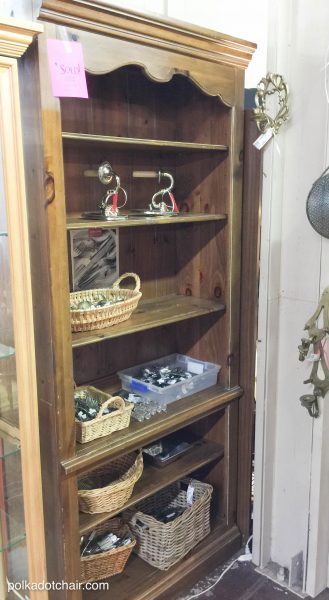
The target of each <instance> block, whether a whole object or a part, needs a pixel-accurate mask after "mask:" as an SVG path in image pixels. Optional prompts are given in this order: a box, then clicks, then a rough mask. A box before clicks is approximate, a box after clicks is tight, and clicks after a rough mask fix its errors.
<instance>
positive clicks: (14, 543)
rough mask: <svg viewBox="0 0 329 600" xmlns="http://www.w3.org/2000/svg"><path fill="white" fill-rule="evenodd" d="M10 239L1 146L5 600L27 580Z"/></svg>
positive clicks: (0, 443)
mask: <svg viewBox="0 0 329 600" xmlns="http://www.w3.org/2000/svg"><path fill="white" fill-rule="evenodd" d="M9 235H11V234H10V233H9V232H8V224H7V216H6V206H5V191H4V172H3V160H2V148H1V146H0V526H1V539H0V544H1V547H0V552H1V567H2V568H1V575H2V577H1V587H0V595H1V597H2V598H6V597H7V593H8V597H10V593H9V589H8V585H7V579H8V582H11V583H15V584H16V585H17V584H18V583H19V582H22V581H27V580H28V569H27V549H26V541H25V521H24V501H23V487H22V465H21V451H20V434H19V411H18V398H17V374H16V357H15V338H14V326H13V306H12V294H11V281H10V257H9V244H8V242H9V240H8V236H9ZM18 587H19V585H18ZM1 592H2V593H1ZM13 597H15V596H14V595H13ZM23 597H24V596H23Z"/></svg>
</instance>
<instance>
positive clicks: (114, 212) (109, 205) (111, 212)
mask: <svg viewBox="0 0 329 600" xmlns="http://www.w3.org/2000/svg"><path fill="white" fill-rule="evenodd" d="M98 177H99V180H100V181H101V182H102V183H103V184H104V185H109V184H110V183H112V182H113V180H114V187H113V188H110V189H108V190H107V191H106V193H105V194H104V196H103V198H102V200H101V203H100V208H101V210H102V211H103V213H104V215H105V216H106V217H118V216H119V208H123V207H124V206H125V204H126V202H127V193H126V190H124V189H123V187H121V181H120V177H119V175H117V174H116V173H115V172H114V171H113V168H112V167H111V165H110V163H109V162H104V163H102V164H101V165H100V167H99V169H98ZM120 192H121V194H122V195H123V202H122V204H120V205H119V204H118V199H119V194H120Z"/></svg>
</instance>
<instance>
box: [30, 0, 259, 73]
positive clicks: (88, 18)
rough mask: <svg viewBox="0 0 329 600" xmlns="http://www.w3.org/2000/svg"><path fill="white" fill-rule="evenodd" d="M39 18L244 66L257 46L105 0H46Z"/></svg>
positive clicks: (188, 54) (212, 60) (189, 54)
mask: <svg viewBox="0 0 329 600" xmlns="http://www.w3.org/2000/svg"><path fill="white" fill-rule="evenodd" d="M39 18H40V19H41V20H43V21H48V22H52V23H56V24H59V25H66V26H68V27H72V28H77V29H80V30H81V29H82V30H86V31H90V32H93V33H99V34H103V35H108V36H111V38H116V39H121V40H127V41H131V42H135V43H138V44H143V45H144V46H151V47H153V48H159V47H160V48H165V49H167V50H169V51H171V52H176V53H179V54H184V55H187V56H189V57H191V58H197V59H202V60H206V61H209V62H213V63H220V64H227V65H230V66H234V67H237V68H239V69H243V70H244V69H246V68H247V66H248V64H249V62H250V60H251V58H252V54H253V53H254V51H255V50H256V44H254V43H252V42H247V41H245V40H242V39H239V38H235V37H231V36H229V35H225V34H222V33H218V32H215V31H211V30H208V29H204V28H201V27H198V26H195V25H190V24H186V23H183V22H181V21H176V20H169V19H168V20H167V19H162V18H159V17H155V16H153V15H152V16H151V15H144V14H142V13H136V12H133V11H130V10H127V9H123V8H120V7H114V6H111V5H109V4H108V3H107V2H106V1H102V0H99V1H98V2H93V1H91V0H43V2H42V5H41V9H40V15H39Z"/></svg>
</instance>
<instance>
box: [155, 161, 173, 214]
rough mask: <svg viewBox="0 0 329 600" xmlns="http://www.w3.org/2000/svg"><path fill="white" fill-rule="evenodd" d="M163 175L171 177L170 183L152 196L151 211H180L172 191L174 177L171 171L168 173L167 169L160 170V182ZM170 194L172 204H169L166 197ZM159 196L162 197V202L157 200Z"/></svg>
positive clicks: (163, 212)
mask: <svg viewBox="0 0 329 600" xmlns="http://www.w3.org/2000/svg"><path fill="white" fill-rule="evenodd" d="M163 177H167V178H168V179H169V185H168V187H166V188H162V189H161V190H159V191H158V192H155V194H153V196H152V200H151V204H150V212H156V213H158V214H159V213H160V214H166V213H178V208H177V205H176V202H175V198H174V195H173V193H172V189H173V187H174V178H173V176H172V175H171V174H170V173H166V172H165V171H159V173H158V180H159V183H160V182H161V179H162V178H163ZM166 196H168V197H169V200H170V204H167V203H166V202H165V200H164V198H165V197H166ZM158 197H160V198H161V200H160V202H157V199H158Z"/></svg>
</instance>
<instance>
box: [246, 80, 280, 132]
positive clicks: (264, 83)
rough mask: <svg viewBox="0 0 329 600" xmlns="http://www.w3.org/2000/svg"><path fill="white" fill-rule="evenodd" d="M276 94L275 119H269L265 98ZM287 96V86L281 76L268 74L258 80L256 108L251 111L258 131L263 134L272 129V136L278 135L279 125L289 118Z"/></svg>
mask: <svg viewBox="0 0 329 600" xmlns="http://www.w3.org/2000/svg"><path fill="white" fill-rule="evenodd" d="M276 93H277V94H278V104H279V107H278V112H277V114H276V115H275V117H271V116H270V115H269V114H268V112H267V111H266V98H267V97H268V96H271V95H273V94H276ZM288 96H289V92H288V86H287V84H286V83H285V81H284V80H283V77H282V75H278V74H277V73H268V74H267V76H266V77H263V79H261V80H260V82H259V84H258V86H257V91H256V95H255V103H256V108H254V109H253V113H254V119H255V121H256V124H257V127H258V129H259V131H261V132H262V133H265V131H267V130H268V129H272V130H273V133H274V134H277V133H278V131H279V129H280V127H281V125H282V124H283V123H284V122H285V121H286V120H287V119H288V117H289V107H288Z"/></svg>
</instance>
